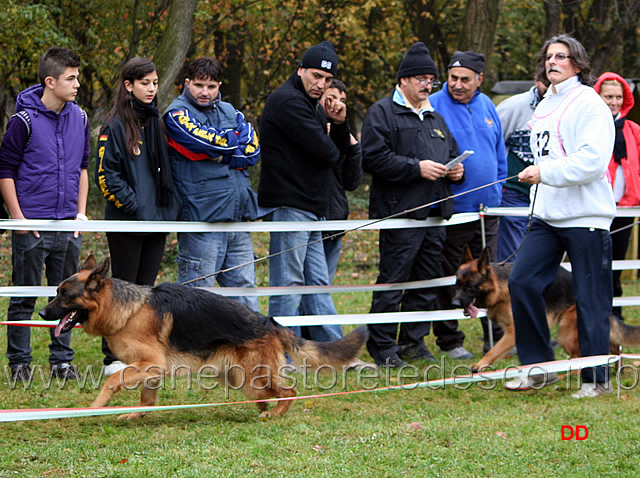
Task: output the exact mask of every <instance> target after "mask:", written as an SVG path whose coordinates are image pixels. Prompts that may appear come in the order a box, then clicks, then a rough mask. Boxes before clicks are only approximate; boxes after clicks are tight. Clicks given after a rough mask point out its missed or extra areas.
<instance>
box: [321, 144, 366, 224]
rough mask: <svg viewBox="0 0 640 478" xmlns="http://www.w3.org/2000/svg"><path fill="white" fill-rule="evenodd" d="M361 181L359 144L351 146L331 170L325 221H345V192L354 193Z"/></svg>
mask: <svg viewBox="0 0 640 478" xmlns="http://www.w3.org/2000/svg"><path fill="white" fill-rule="evenodd" d="M361 181H362V148H361V147H360V143H356V144H352V145H350V146H349V150H348V151H347V152H346V154H344V155H343V156H342V157H341V158H340V162H338V164H337V165H336V166H334V168H333V174H332V175H331V181H330V184H329V188H330V191H329V207H328V209H327V219H329V220H332V219H337V220H340V219H347V218H348V217H349V201H348V200H347V195H346V194H345V191H355V189H356V188H357V187H358V186H360V182H361Z"/></svg>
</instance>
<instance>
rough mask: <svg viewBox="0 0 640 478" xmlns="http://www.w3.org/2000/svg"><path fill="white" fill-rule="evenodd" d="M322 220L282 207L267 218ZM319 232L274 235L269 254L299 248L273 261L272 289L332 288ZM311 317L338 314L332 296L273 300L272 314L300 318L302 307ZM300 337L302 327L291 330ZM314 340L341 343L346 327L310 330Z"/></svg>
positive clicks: (318, 295) (273, 233) (266, 219)
mask: <svg viewBox="0 0 640 478" xmlns="http://www.w3.org/2000/svg"><path fill="white" fill-rule="evenodd" d="M317 220H318V218H317V217H316V216H315V215H314V214H312V213H310V212H307V211H303V210H301V209H295V208H290V207H281V208H278V209H276V210H275V211H273V212H271V213H270V214H268V215H267V216H265V221H317ZM321 238H322V233H320V232H318V231H300V232H272V233H271V242H270V246H269V254H271V255H273V254H277V253H279V252H281V251H285V250H288V249H291V248H293V247H297V246H302V247H298V248H297V249H295V250H292V251H289V252H285V253H284V254H278V255H276V256H274V257H271V258H270V259H269V285H270V286H272V287H273V286H279V287H281V286H285V287H292V286H301V285H329V273H328V271H327V258H326V256H325V253H324V247H323V245H322V242H315V243H314V244H309V243H310V242H313V241H318V240H320V239H321ZM300 303H302V309H303V310H304V312H305V313H306V314H310V315H336V314H337V312H336V308H335V306H334V305H333V299H332V298H331V295H330V294H327V293H325V294H293V295H283V296H272V297H270V298H269V315H272V316H291V315H297V310H298V306H299V305H300ZM291 329H292V330H293V331H294V332H295V333H297V334H298V335H300V327H291ZM309 335H310V337H311V339H313V340H317V341H319V342H328V341H332V340H338V339H340V338H341V337H342V327H341V326H340V325H338V324H331V325H318V326H314V327H309Z"/></svg>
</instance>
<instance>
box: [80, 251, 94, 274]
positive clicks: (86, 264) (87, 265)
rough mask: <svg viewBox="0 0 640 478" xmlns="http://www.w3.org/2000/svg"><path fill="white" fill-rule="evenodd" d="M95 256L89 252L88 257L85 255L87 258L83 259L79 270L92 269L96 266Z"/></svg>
mask: <svg viewBox="0 0 640 478" xmlns="http://www.w3.org/2000/svg"><path fill="white" fill-rule="evenodd" d="M96 264H97V261H96V256H94V255H93V254H89V257H87V260H86V261H84V264H82V265H81V266H80V270H81V271H92V270H93V269H95V268H96Z"/></svg>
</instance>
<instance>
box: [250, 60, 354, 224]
mask: <svg viewBox="0 0 640 478" xmlns="http://www.w3.org/2000/svg"><path fill="white" fill-rule="evenodd" d="M260 145H261V148H262V156H261V157H262V167H261V169H260V184H259V186H258V204H260V206H262V207H280V206H288V207H295V208H298V209H302V210H304V211H309V212H311V213H313V214H315V215H316V216H318V217H324V216H325V215H326V214H327V206H328V204H329V194H330V192H329V180H330V177H331V175H332V174H333V173H332V168H333V167H334V166H335V165H337V164H338V161H339V160H340V156H341V154H343V153H345V152H346V151H347V149H348V147H349V125H348V124H347V122H346V121H345V122H344V123H343V124H341V125H338V124H333V125H331V134H330V135H327V126H326V118H325V114H324V111H323V109H322V107H320V106H319V105H318V101H317V100H313V99H312V98H310V97H309V96H308V95H307V94H306V92H305V91H304V87H303V85H302V81H301V80H300V77H299V76H298V74H297V71H294V72H293V74H292V75H291V76H290V77H289V79H288V80H287V81H286V82H285V83H284V84H283V85H281V86H280V87H279V88H278V89H277V90H276V91H274V92H273V93H272V94H271V95H270V96H269V98H268V99H267V103H266V104H265V107H264V110H263V111H262V118H261V121H260Z"/></svg>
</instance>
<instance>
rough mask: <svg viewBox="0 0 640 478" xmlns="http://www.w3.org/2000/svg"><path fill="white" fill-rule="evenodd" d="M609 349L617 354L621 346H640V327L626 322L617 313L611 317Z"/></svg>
mask: <svg viewBox="0 0 640 478" xmlns="http://www.w3.org/2000/svg"><path fill="white" fill-rule="evenodd" d="M609 324H610V326H611V329H610V332H609V349H610V351H611V353H614V354H617V353H618V352H619V347H620V346H621V345H622V346H623V347H640V327H635V326H633V325H628V324H625V323H624V322H623V321H621V320H620V319H618V318H617V317H616V316H615V315H611V316H610V317H609Z"/></svg>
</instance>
